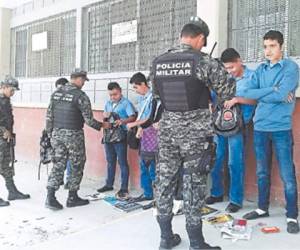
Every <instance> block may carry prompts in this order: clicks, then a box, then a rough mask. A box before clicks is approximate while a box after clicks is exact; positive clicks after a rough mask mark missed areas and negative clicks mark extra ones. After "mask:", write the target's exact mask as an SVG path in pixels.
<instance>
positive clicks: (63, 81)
mask: <svg viewBox="0 0 300 250" xmlns="http://www.w3.org/2000/svg"><path fill="white" fill-rule="evenodd" d="M67 82H69V81H68V80H67V79H66V78H64V77H61V78H58V79H57V80H56V82H55V88H57V87H58V86H64V85H66V83H67Z"/></svg>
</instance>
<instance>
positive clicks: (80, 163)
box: [47, 129, 86, 191]
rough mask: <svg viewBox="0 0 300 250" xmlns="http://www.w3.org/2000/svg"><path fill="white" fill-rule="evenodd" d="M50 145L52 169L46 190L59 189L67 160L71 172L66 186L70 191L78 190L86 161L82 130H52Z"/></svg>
mask: <svg viewBox="0 0 300 250" xmlns="http://www.w3.org/2000/svg"><path fill="white" fill-rule="evenodd" d="M51 145H52V148H53V156H52V162H53V168H52V170H51V173H50V176H49V178H48V185H47V188H54V189H55V190H58V189H59V186H60V185H61V184H62V183H63V179H64V172H65V169H66V164H67V161H68V160H69V161H70V165H71V171H70V176H69V179H68V185H67V186H68V189H69V190H70V191H76V190H79V187H80V182H81V180H82V176H83V169H84V164H85V161H86V155H85V143H84V133H83V130H68V129H54V131H53V132H52V137H51Z"/></svg>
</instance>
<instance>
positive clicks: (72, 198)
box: [67, 191, 90, 207]
mask: <svg viewBox="0 0 300 250" xmlns="http://www.w3.org/2000/svg"><path fill="white" fill-rule="evenodd" d="M89 203H90V202H89V200H85V199H81V198H80V197H79V196H78V194H77V191H69V197H68V200H67V207H77V206H85V205H87V204H89Z"/></svg>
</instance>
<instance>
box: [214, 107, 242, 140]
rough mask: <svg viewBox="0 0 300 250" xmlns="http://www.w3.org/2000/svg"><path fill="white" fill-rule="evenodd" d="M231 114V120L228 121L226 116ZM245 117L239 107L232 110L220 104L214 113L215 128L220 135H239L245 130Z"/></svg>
mask: <svg viewBox="0 0 300 250" xmlns="http://www.w3.org/2000/svg"><path fill="white" fill-rule="evenodd" d="M227 112H229V113H230V114H231V119H226V118H225V117H224V115H225V114H226V113H227ZM243 125H244V124H243V116H242V112H241V109H240V107H239V105H234V106H233V107H231V108H230V109H227V108H225V107H223V105H220V104H218V105H217V106H216V109H215V111H214V113H213V127H214V131H215V132H216V134H218V135H222V136H225V137H229V136H232V135H235V134H237V133H238V132H240V131H241V130H242V128H243Z"/></svg>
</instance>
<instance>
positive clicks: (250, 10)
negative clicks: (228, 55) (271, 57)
mask: <svg viewBox="0 0 300 250" xmlns="http://www.w3.org/2000/svg"><path fill="white" fill-rule="evenodd" d="M228 27H229V47H234V48H236V49H237V50H238V51H239V52H240V54H241V56H242V58H243V59H244V60H245V61H247V62H258V61H261V60H262V58H263V46H262V40H263V36H264V34H265V33H266V32H267V31H268V30H271V29H274V30H279V31H280V32H282V33H283V35H284V39H285V45H284V52H285V53H286V54H287V55H289V56H300V44H299V43H298V42H297V38H298V34H299V32H300V1H298V0H229V26H228Z"/></svg>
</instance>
